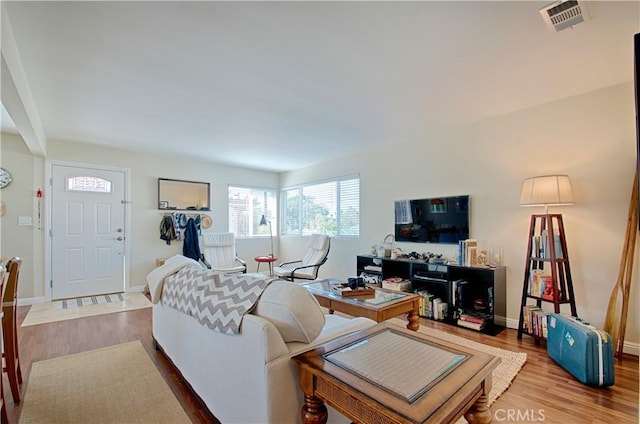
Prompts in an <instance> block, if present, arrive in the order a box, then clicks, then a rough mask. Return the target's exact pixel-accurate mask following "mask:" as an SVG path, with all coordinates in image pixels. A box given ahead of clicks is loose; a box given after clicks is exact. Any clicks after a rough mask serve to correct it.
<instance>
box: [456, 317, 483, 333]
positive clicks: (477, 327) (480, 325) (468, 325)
mask: <svg viewBox="0 0 640 424" xmlns="http://www.w3.org/2000/svg"><path fill="white" fill-rule="evenodd" d="M458 325H459V326H460V327H465V328H470V329H472V330H476V331H480V330H482V329H483V328H484V323H477V322H471V321H465V320H463V319H461V318H458Z"/></svg>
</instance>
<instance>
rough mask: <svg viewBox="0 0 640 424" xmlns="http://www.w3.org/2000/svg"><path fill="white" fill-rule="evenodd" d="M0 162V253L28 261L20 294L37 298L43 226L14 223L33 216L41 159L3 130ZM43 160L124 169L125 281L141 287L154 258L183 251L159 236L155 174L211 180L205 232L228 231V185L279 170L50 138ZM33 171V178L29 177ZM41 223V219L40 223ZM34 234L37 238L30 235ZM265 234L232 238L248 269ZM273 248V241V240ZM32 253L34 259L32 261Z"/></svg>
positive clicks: (269, 183)
mask: <svg viewBox="0 0 640 424" xmlns="http://www.w3.org/2000/svg"><path fill="white" fill-rule="evenodd" d="M2 141H3V143H2V148H1V149H0V150H1V151H2V166H3V167H5V168H7V169H9V170H11V172H12V174H13V175H14V179H15V182H14V183H12V184H11V185H10V186H9V187H7V188H5V189H3V190H2V195H3V196H4V197H3V200H4V201H5V203H7V214H6V215H5V216H4V217H3V218H2V220H1V223H2V234H1V239H2V252H4V253H3V254H4V255H14V254H19V255H21V256H23V257H24V258H25V259H26V261H27V263H25V264H24V268H23V271H22V273H21V285H20V293H19V295H20V298H22V299H24V298H34V297H35V298H39V297H42V296H44V295H45V286H44V284H45V283H44V272H43V268H44V261H43V259H42V257H43V255H44V238H43V234H44V230H40V231H38V230H36V229H34V228H30V227H18V226H17V219H18V218H17V217H18V215H29V216H32V215H33V213H34V212H33V210H32V206H31V204H32V202H33V200H32V199H33V196H32V193H35V190H37V188H38V187H41V188H43V189H44V192H45V198H46V197H47V195H48V190H47V189H46V187H45V185H44V182H43V181H44V178H43V175H44V167H45V161H44V160H43V159H41V158H33V157H32V156H31V155H30V154H29V153H28V151H27V149H26V147H25V144H24V142H23V141H22V139H21V138H20V137H18V136H13V135H8V134H2ZM47 160H55V161H65V162H76V163H85V164H96V165H105V166H113V167H121V168H127V169H129V171H130V177H131V187H130V191H131V199H132V203H131V205H130V213H131V224H132V225H131V227H132V228H131V229H129V230H128V231H127V236H128V237H129V238H130V247H131V249H130V252H129V258H130V261H131V273H130V274H131V279H130V286H141V285H143V284H144V283H145V276H146V275H147V274H148V273H149V271H151V270H152V269H153V268H154V267H155V260H156V258H165V257H168V256H171V255H173V254H176V253H181V252H182V242H175V241H174V242H172V243H171V245H169V246H167V245H166V244H165V242H164V241H162V240H160V231H159V225H160V219H161V217H162V215H163V211H160V210H158V209H157V205H158V185H157V184H158V183H157V181H158V178H159V177H162V178H171V179H185V180H190V181H204V182H209V183H211V213H210V215H211V217H212V218H213V226H212V227H211V228H210V229H209V230H208V231H228V208H227V197H228V192H227V187H228V185H229V184H239V185H247V186H255V187H267V188H277V187H278V175H277V174H275V173H271V172H263V171H255V170H250V169H243V168H237V167H228V166H222V165H217V164H211V163H206V162H198V161H190V160H184V159H177V158H173V157H167V156H160V155H152V154H146V153H136V152H130V151H124V150H119V149H112V148H108V147H101V146H95V145H88V144H80V143H72V142H64V141H50V142H49V146H48V157H47ZM34 175H35V176H36V177H34ZM43 228H44V224H43ZM34 234H37V236H38V237H37V238H36V239H34V237H35V236H34ZM269 246H270V244H269V239H264V240H247V239H245V240H243V239H239V240H237V242H236V247H237V249H238V253H239V254H240V255H241V256H242V257H243V258H245V259H246V260H247V265H248V267H249V271H255V267H256V264H255V262H254V261H253V258H254V257H255V256H258V255H263V254H265V252H268V251H269V249H270V247H269ZM274 248H275V249H276V252H277V244H275V247H274ZM31 258H34V259H35V258H37V260H35V261H34V260H31Z"/></svg>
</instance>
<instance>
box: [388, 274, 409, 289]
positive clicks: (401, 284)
mask: <svg viewBox="0 0 640 424" xmlns="http://www.w3.org/2000/svg"><path fill="white" fill-rule="evenodd" d="M382 288H383V289H387V290H395V291H401V292H411V280H405V279H404V278H397V277H393V278H387V279H385V280H382Z"/></svg>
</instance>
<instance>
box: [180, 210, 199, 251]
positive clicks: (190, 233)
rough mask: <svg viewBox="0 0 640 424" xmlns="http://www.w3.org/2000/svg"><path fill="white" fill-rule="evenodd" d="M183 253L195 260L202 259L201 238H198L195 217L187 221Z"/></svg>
mask: <svg viewBox="0 0 640 424" xmlns="http://www.w3.org/2000/svg"><path fill="white" fill-rule="evenodd" d="M182 254H183V255H184V256H186V257H187V258H191V259H193V260H195V261H199V260H200V256H201V255H200V240H199V239H198V226H197V225H196V221H195V220H194V219H193V218H189V220H188V221H187V228H186V229H185V230H184V244H183V245H182Z"/></svg>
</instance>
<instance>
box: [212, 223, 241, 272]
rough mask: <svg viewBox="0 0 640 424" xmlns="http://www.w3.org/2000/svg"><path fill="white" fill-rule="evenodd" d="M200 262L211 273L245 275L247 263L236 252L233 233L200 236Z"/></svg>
mask: <svg viewBox="0 0 640 424" xmlns="http://www.w3.org/2000/svg"><path fill="white" fill-rule="evenodd" d="M200 252H201V253H202V258H201V259H200V261H201V262H202V263H203V264H204V265H205V266H206V267H207V268H209V269H211V270H212V271H220V272H224V273H225V274H236V273H239V272H241V273H243V274H244V273H246V272H247V263H246V262H245V261H243V260H242V259H240V258H239V257H238V255H237V252H236V238H235V234H233V233H204V234H202V235H201V236H200Z"/></svg>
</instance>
